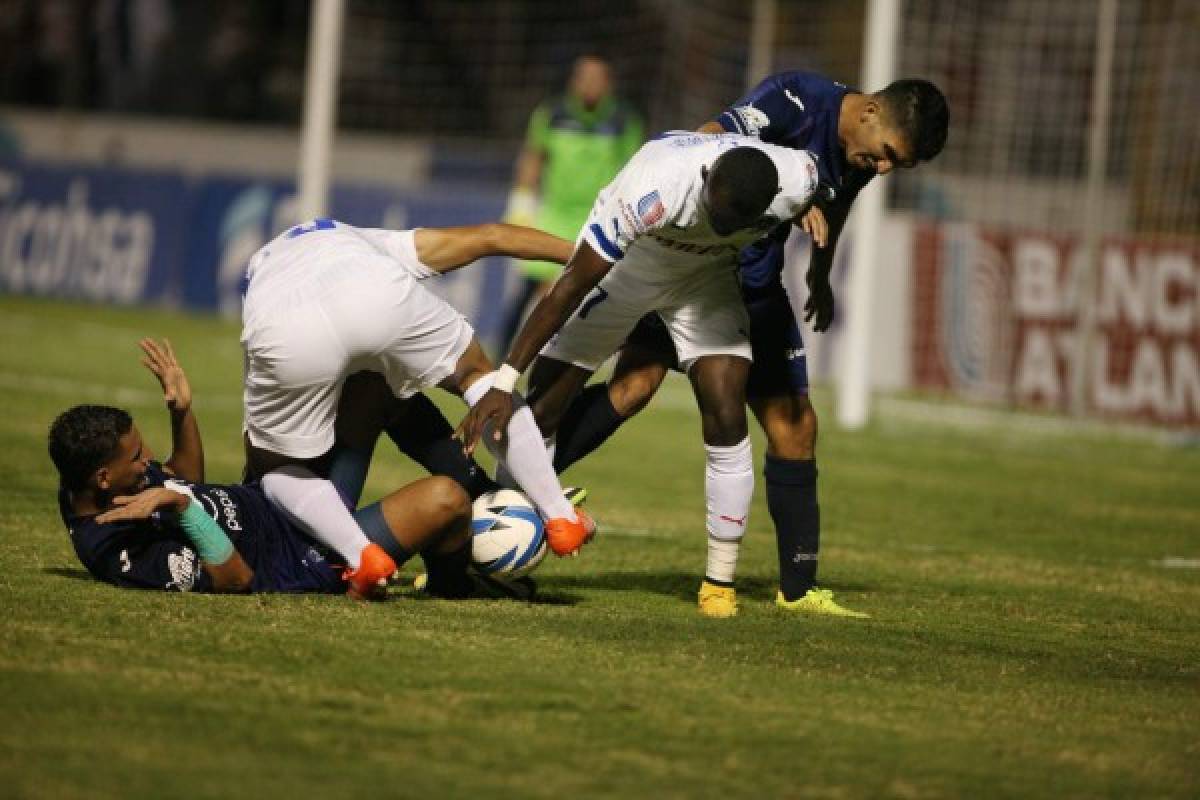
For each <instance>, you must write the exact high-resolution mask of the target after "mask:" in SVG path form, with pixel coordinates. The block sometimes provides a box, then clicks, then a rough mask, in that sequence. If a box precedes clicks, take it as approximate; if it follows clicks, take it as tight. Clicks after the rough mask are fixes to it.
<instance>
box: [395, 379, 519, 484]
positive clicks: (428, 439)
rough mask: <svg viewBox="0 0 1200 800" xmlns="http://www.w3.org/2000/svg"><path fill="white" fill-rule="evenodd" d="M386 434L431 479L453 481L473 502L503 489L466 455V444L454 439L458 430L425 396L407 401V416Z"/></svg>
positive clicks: (405, 408)
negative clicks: (441, 477) (464, 445)
mask: <svg viewBox="0 0 1200 800" xmlns="http://www.w3.org/2000/svg"><path fill="white" fill-rule="evenodd" d="M386 430H387V435H388V437H389V438H391V440H392V441H393V442H395V443H396V447H398V448H400V452H402V453H404V455H406V456H408V457H409V458H411V459H412V460H413V461H416V462H417V463H418V464H420V465H421V466H422V467H424V468H425V469H427V470H428V471H429V474H430V475H445V476H447V477H449V478H453V479H454V480H455V481H456V482H457V483H458V485H459V486H461V487H463V489H464V490H465V491H466V493H467V494H468V495H470V496H471V499H472V500H474V499H475V498H477V497H479V495H481V494H483V493H484V492H490V491H493V490H495V489H498V488H499V486H498V485H497V484H496V483H495V482H494V481H493V480H492V479H491V478H490V477H489V476H488V474H487V473H486V472H484V470H483V467H481V466H479V464H477V463H476V462H475V459H473V458H471V457H470V456H468V455H467V454H465V453H464V452H463V449H462V444H461V443H460V442H458V441H456V440H455V439H453V438H451V437H452V436H453V434H454V429H453V428H451V427H450V423H449V422H447V421H446V418H445V417H444V416H443V415H442V412H441V411H440V410H439V409H438V407H437V406H435V405H434V404H433V401H432V400H430V399H429V398H428V397H426V396H425V395H423V394H415V395H413V396H412V397H410V398H409V399H408V400H406V401H405V402H404V412H403V414H402V415H401V416H400V418H399V419H398V420H397V421H396V422H394V423H392V424H391V425H389V426H388V427H387V429H386Z"/></svg>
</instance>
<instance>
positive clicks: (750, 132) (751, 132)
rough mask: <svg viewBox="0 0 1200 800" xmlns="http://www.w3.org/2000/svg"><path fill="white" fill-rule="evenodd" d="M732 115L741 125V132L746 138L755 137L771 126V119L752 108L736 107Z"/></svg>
mask: <svg viewBox="0 0 1200 800" xmlns="http://www.w3.org/2000/svg"><path fill="white" fill-rule="evenodd" d="M733 114H734V116H735V117H737V119H738V121H739V122H740V123H741V126H742V130H743V131H745V133H746V135H747V136H757V135H758V133H759V132H760V131H762V130H763V129H764V128H766V127H767V126H768V125H770V124H771V118H770V117H768V116H767V115H766V114H764V113H763V112H762V111H760V110H759V109H757V108H755V107H754V106H738V107H737V108H735V109H734V110H733Z"/></svg>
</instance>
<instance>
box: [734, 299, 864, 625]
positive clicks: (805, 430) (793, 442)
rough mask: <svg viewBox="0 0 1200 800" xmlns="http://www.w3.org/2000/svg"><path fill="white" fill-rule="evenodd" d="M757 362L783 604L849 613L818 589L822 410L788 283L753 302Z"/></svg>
mask: <svg viewBox="0 0 1200 800" xmlns="http://www.w3.org/2000/svg"><path fill="white" fill-rule="evenodd" d="M747 306H748V310H749V313H750V325H751V341H752V343H753V345H754V365H753V366H752V367H751V370H750V378H749V381H748V386H747V394H748V398H749V404H750V408H751V409H752V410H753V412H754V416H755V417H756V418H757V420H758V423H759V425H760V426H761V427H762V429H763V432H764V433H766V435H767V454H766V457H765V463H764V468H763V477H764V479H765V480H766V494H767V509H768V510H769V511H770V514H771V519H772V521H773V522H774V524H775V540H776V546H777V551H778V556H779V583H780V588H779V594H778V596H777V598H776V600H777V603H778V604H779V605H780V606H781V607H784V608H791V609H794V610H804V611H817V612H823V613H834V614H838V613H844V614H845V615H848V616H853V615H855V613H856V612H851V611H846V610H845V609H842V608H841V607H840V606H838V605H837V604H836V603H834V602H833V599H832V597H831V596H830V595H829V593H827V592H822V591H820V590H817V589H816V579H817V558H818V555H819V553H820V546H821V510H820V505H819V503H818V499H817V462H816V445H817V414H816V411H815V410H814V409H813V407H812V403H811V402H810V401H809V397H808V368H807V360H806V357H805V353H804V342H803V340H802V338H801V335H800V329H799V325H798V324H797V322H796V318H795V314H794V313H793V311H792V308H791V305H790V303H789V302H788V298H787V294H786V292H785V291H784V290H783V287H782V286H776V287H772V288H770V289H768V290H765V291H763V292H762V293H761V294H760V295H759V296H757V297H755V298H753V299H751V300H750V301H749V302H748V303H747Z"/></svg>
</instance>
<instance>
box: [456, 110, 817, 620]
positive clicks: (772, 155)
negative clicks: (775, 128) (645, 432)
mask: <svg viewBox="0 0 1200 800" xmlns="http://www.w3.org/2000/svg"><path fill="white" fill-rule="evenodd" d="M816 188H817V167H816V165H815V163H814V162H813V160H812V158H811V157H810V156H809V155H808V154H807V153H805V152H803V151H798V150H789V149H787V148H782V147H775V146H773V145H768V144H763V143H761V142H760V141H758V140H757V139H753V138H750V137H746V136H737V135H724V136H707V135H701V134H694V133H672V134H666V135H664V136H660V137H658V138H657V139H655V140H654V141H651V142H649V143H648V144H646V145H645V146H643V147H642V148H641V150H639V151H638V153H637V155H635V156H634V157H633V158H632V159H631V160H630V162H629V164H627V165H626V166H625V168H624V169H622V170H621V172H620V173H619V174H618V175H617V177H616V178H615V179H614V180H613V182H612V183H611V184H609V185H608V186H607V187H605V189H604V190H603V191H601V192H600V195H599V197H598V198H597V199H596V204H595V206H594V207H593V210H592V214H591V216H590V217H589V219H588V224H587V226H586V227H585V228H584V231H583V234H582V236H581V238H580V242H579V244H578V246H577V248H576V250H575V253H574V255H572V256H571V260H570V261H569V262H568V263H567V268H566V270H565V271H564V272H563V275H562V277H561V278H559V280H558V282H557V283H555V285H554V287H553V288H552V289H551V290H550V293H549V294H547V295H546V297H545V298H543V299H542V301H541V302H540V303H539V304H538V306H537V308H535V309H534V313H533V314H532V315H531V316H530V318H529V320H528V321H527V322H526V323H525V325H524V327H523V328H522V330H521V333H520V334H519V335H518V337H517V341H516V343H515V344H514V345H513V349H512V352H511V353H510V354H509V356H508V358H507V359H506V363H505V364H503V365H502V366H501V367H500V369H499V370H498V374H499V375H500V376H501V377H498V378H497V380H496V382H495V385H494V386H493V387H492V389H491V390H490V391H489V392H488V393H487V395H486V396H485V397H484V398H483V399H482V400H480V401H479V402H478V403H477V404H475V406H474V407H473V408H472V409H471V411H470V413H469V414H468V415H467V418H466V419H465V420H464V421H463V424H462V426H460V427H461V429H462V431H463V435H464V438H465V440H466V442H467V443H468V445H470V444H473V443H474V442H475V441H476V440H477V438H478V437H479V436H480V435H481V433H482V432H483V427H484V425H485V424H488V423H493V424H494V425H495V426H496V427H497V428H499V429H503V427H504V425H505V424H506V422H507V420H508V417H509V415H510V414H511V413H512V408H513V399H512V396H511V394H510V392H511V390H512V386H513V383H514V382H515V380H516V378H517V376H518V375H519V374H520V373H521V372H522V371H523V370H524V369H525V368H526V367H527V366H529V364H530V363H531V362H533V360H534V357H535V356H537V357H538V358H537V362H536V363H535V364H534V368H533V371H532V374H531V376H530V383H529V386H530V402H531V403H532V404H533V406H534V414H535V415H536V417H537V420H538V424H539V426H540V427H541V429H542V431H543V432H544V433H546V434H547V435H553V433H554V431H555V430H556V429H557V427H558V421H559V418H560V416H561V414H562V412H563V411H565V410H566V408H567V405H568V404H569V403H570V401H571V399H572V398H573V397H574V396H575V395H576V394H578V392H579V390H580V389H581V388H582V387H583V385H584V384H585V383H586V382H587V379H588V377H589V376H590V375H591V373H592V371H594V370H595V369H596V367H597V366H599V365H600V363H601V362H603V361H604V359H606V358H607V357H608V356H609V355H611V354H612V353H613V352H614V351H615V350H616V349H617V348H618V347H619V346H620V344H621V342H622V341H623V340H624V338H625V337H626V335H627V334H628V333H629V331H630V330H631V329H632V328H633V326H634V325H635V324H636V323H637V321H638V320H639V319H640V318H641V317H642V316H643V315H644V314H646V313H647V312H650V311H657V312H659V314H660V315H662V318H663V320H664V323H665V325H666V327H667V329H668V331H669V332H670V336H671V338H672V340H673V341H674V343H675V347H676V348H677V350H678V352H679V359H680V363H681V364H682V365H683V367H684V369H685V370H686V371H687V374H688V377H689V378H690V379H691V381H692V387H693V389H694V391H695V394H696V400H697V403H698V405H699V407H700V414H701V419H702V426H703V434H704V444H705V453H706V456H707V458H706V468H705V496H706V510H707V517H706V523H707V530H708V536H709V539H708V543H709V548H708V563H707V569H706V572H705V580H704V582H703V584H702V588H701V591H700V598H699V602H700V610H701V612H702V613H704V614H706V615H709V616H718V617H727V616H732V615H733V614H735V613H736V611H737V603H736V595H735V593H734V590H733V578H734V570H735V568H736V564H737V554H738V547H739V544H740V541H741V538H742V536H743V534H744V533H745V526H746V518H747V513H748V511H749V507H750V498H751V494H752V493H753V490H754V474H753V471H752V469H751V455H750V440H749V438H748V436H747V425H746V408H745V404H746V395H745V385H746V375H747V373H748V371H749V367H750V342H749V340H748V338H747V334H746V330H747V328H748V325H749V320H748V319H747V316H746V307H745V306H744V305H743V304H742V301H741V295H740V294H739V292H738V284H737V278H736V265H737V252H738V250H740V249H741V248H742V247H744V246H745V245H747V244H749V243H750V242H752V241H754V240H755V239H758V238H760V237H762V236H764V235H765V234H766V233H767V231H769V230H771V229H772V228H774V227H775V226H776V225H778V224H779V223H780V222H782V221H786V220H790V219H792V218H793V217H796V216H797V215H798V214H800V213H801V212H802V211H803V210H804V209H805V208H806V207H807V206H808V204H809V203H810V201H811V199H812V195H813V192H814V191H815V190H816ZM589 292H590V294H589ZM585 295H587V299H586V300H584V296H585ZM581 301H582V305H580V303H581ZM576 308H578V311H576ZM572 312H575V313H574V316H571V318H570V320H569V321H568V320H567V318H568V316H570V315H571V314H572ZM564 323H565V324H564ZM555 334H557V335H555ZM551 336H554V339H553V340H551ZM547 342H549V344H548V345H547ZM544 345H545V349H544V350H542V347H543V346H544ZM539 350H541V355H540V356H538V352H539ZM492 436H493V438H494V436H495V434H494V433H493V434H492Z"/></svg>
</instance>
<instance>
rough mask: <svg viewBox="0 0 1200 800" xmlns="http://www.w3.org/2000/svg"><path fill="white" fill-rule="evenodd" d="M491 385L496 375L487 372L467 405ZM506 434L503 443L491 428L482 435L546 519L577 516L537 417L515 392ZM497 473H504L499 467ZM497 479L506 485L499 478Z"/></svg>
mask: <svg viewBox="0 0 1200 800" xmlns="http://www.w3.org/2000/svg"><path fill="white" fill-rule="evenodd" d="M490 388H492V376H491V375H485V376H484V377H482V378H480V379H479V380H477V381H475V383H473V384H471V386H470V388H468V389H467V390H466V391H465V392H463V399H464V400H466V401H467V405H469V406H473V405H475V404H476V403H478V402H479V400H480V398H482V397H483V396H484V395H485V394H487V390H488V389H490ZM506 433H507V435H506V436H505V437H504V441H503V443H501V444H500V445H499V446H497V444H496V443H495V442H494V441H493V440H492V437H491V435H490V429H489V430H485V431H484V433H483V437H482V438H483V442H484V444H485V445H486V446H487V449H488V450H489V451H490V452H491V453H492V455H494V456H495V457H496V460H497V461H499V462H500V465H501V466H502V467H503V469H504V472H505V473H507V474H508V475H509V480H510V481H513V482H515V483H516V484H517V485H518V486H520V487H521V491H523V492H525V494H526V495H528V496H529V501H530V502H531V503H533V504H534V506H536V507H537V510H538V513H540V514H541V515H542V518H543V519H556V518H558V517H566V518H567V519H571V520H573V519H575V509H574V507H572V505H571V503H570V501H568V500H567V498H566V497H564V496H563V490H562V484H560V483H559V482H558V476H557V475H555V474H554V465H553V463H552V462H551V460H550V456H549V455H547V454H546V443H545V441H544V440H543V439H542V432H541V431H540V430H538V426H537V422H535V421H534V419H533V411H531V410H530V408H529V406H527V405H526V404H525V399H524V398H523V397H521V395H520V394H518V393H517V392H513V415H512V419H510V420H509V422H508V430H507V431H506ZM496 474H497V476H499V475H500V469H499V468H497V471H496ZM497 481H498V482H499V483H501V484H504V482H503V481H500V480H499V478H497Z"/></svg>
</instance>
